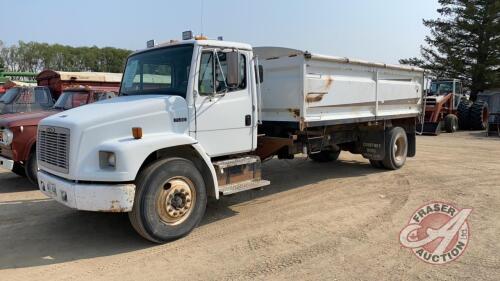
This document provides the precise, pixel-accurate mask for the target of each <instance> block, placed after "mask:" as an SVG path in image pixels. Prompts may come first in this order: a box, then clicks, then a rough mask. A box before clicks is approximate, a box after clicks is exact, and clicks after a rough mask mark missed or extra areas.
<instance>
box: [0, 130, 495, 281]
mask: <svg viewBox="0 0 500 281" xmlns="http://www.w3.org/2000/svg"><path fill="white" fill-rule="evenodd" d="M417 141H418V148H417V151H418V152H417V157H416V158H412V159H409V161H408V162H407V165H406V166H405V167H404V168H403V169H402V170H399V171H395V172H388V171H382V170H376V169H373V168H372V167H371V166H370V165H369V164H368V161H366V160H364V159H362V158H361V157H360V156H355V155H351V154H349V153H342V154H341V159H340V161H339V162H337V163H331V164H317V163H313V162H312V161H309V160H306V159H303V158H302V159H295V160H291V161H278V160H273V161H270V162H267V163H266V164H265V171H266V172H265V176H266V178H268V179H270V180H271V181H272V182H273V184H272V185H271V186H270V187H267V188H265V189H264V190H254V191H249V192H246V193H242V194H237V195H234V196H232V197H227V198H223V199H222V200H220V201H218V202H215V201H214V202H210V203H209V205H208V210H207V215H206V217H205V219H204V221H203V222H202V225H201V226H199V227H198V228H197V229H196V230H195V231H194V232H193V233H192V234H191V235H189V236H188V237H186V238H184V239H181V240H178V241H175V242H172V243H169V244H166V245H161V246H158V245H153V244H150V243H148V242H146V241H144V240H143V239H141V238H140V237H139V236H138V235H136V234H135V232H134V231H133V229H132V227H131V226H130V225H129V222H128V218H127V216H126V215H114V214H101V213H86V212H77V211H73V210H70V209H67V208H65V207H63V206H61V205H59V204H57V203H56V202H54V201H52V200H49V199H47V198H46V197H44V196H43V195H42V194H41V193H40V192H38V191H37V190H36V189H34V188H33V187H30V186H29V184H28V182H27V181H26V180H24V179H21V178H19V177H16V176H14V175H12V174H11V173H7V172H5V171H1V172H0V253H1V255H0V279H1V280H29V279H37V280H101V279H102V280H171V279H172V280H173V279H176V280H198V279H200V280H201V279H202V280H212V279H213V280H229V279H231V280H233V279H266V280H267V279H276V280H290V279H299V280H353V279H354V280H431V279H434V280H460V279H472V280H498V278H499V276H500V242H499V240H498V234H499V233H500V212H499V209H498V208H499V207H500V138H485V137H483V134H481V133H477V132H472V133H470V132H460V133H456V134H454V135H448V134H443V135H441V136H439V137H425V136H424V137H418V140H417ZM432 200H443V201H447V202H450V203H454V204H456V205H457V206H458V207H462V208H463V207H472V208H474V211H473V213H472V215H471V216H470V217H469V225H470V227H471V233H472V237H471V241H470V244H469V246H468V248H467V250H466V252H465V253H464V255H463V256H461V257H460V258H459V259H458V260H457V261H455V262H453V263H451V264H448V265H445V266H433V265H428V264H426V263H424V262H422V261H420V260H418V259H417V258H416V257H415V256H414V255H413V254H412V253H411V252H409V250H407V249H403V248H401V246H400V244H399V240H398V236H399V231H400V230H401V229H402V228H403V227H404V225H405V224H406V223H407V221H408V220H409V218H410V215H411V214H412V212H414V211H415V210H416V209H417V208H418V207H419V206H420V205H422V204H424V203H427V202H428V201H432Z"/></svg>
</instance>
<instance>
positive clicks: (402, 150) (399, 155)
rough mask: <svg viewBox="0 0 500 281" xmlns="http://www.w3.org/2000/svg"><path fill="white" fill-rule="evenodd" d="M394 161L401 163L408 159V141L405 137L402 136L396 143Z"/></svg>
mask: <svg viewBox="0 0 500 281" xmlns="http://www.w3.org/2000/svg"><path fill="white" fill-rule="evenodd" d="M393 151H394V152H393V153H394V160H396V162H398V163H401V162H402V161H404V159H405V157H406V141H405V138H404V136H402V135H400V136H398V138H397V139H396V141H395V142H394V150H393Z"/></svg>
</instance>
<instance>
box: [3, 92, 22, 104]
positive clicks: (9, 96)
mask: <svg viewBox="0 0 500 281" xmlns="http://www.w3.org/2000/svg"><path fill="white" fill-rule="evenodd" d="M19 91H20V88H10V89H8V90H7V92H6V93H5V94H4V95H2V97H1V98H0V103H4V104H5V103H11V102H13V101H14V99H15V98H16V97H17V95H18V94H19Z"/></svg>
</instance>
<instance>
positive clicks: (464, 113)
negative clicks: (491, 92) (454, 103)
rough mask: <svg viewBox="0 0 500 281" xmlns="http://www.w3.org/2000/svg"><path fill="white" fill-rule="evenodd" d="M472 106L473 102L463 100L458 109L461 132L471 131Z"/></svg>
mask: <svg viewBox="0 0 500 281" xmlns="http://www.w3.org/2000/svg"><path fill="white" fill-rule="evenodd" d="M471 105H472V102H471V101H469V100H465V99H463V100H461V101H460V104H459V105H458V108H457V117H458V127H459V128H460V129H461V130H468V129H470V122H469V119H470V107H471Z"/></svg>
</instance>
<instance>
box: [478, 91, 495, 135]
mask: <svg viewBox="0 0 500 281" xmlns="http://www.w3.org/2000/svg"><path fill="white" fill-rule="evenodd" d="M477 100H479V101H482V102H483V104H488V113H489V117H488V127H487V130H486V132H487V135H489V136H500V89H497V90H489V91H486V92H483V93H479V94H478V96H477Z"/></svg>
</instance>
